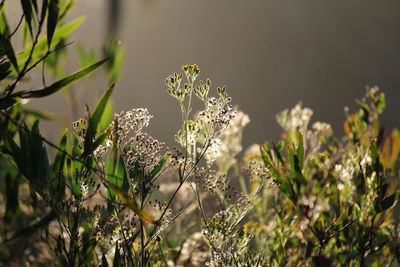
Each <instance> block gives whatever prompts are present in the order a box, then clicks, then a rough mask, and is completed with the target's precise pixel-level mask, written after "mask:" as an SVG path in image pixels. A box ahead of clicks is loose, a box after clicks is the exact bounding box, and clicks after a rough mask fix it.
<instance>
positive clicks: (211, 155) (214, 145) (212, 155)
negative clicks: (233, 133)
mask: <svg viewBox="0 0 400 267" xmlns="http://www.w3.org/2000/svg"><path fill="white" fill-rule="evenodd" d="M221 145H222V142H221V140H220V139H219V138H215V139H213V140H212V142H211V145H210V147H209V148H208V149H207V151H206V153H205V155H204V156H205V158H206V160H207V164H208V166H211V165H212V164H213V162H214V161H215V160H216V159H217V158H218V157H219V156H220V155H221Z"/></svg>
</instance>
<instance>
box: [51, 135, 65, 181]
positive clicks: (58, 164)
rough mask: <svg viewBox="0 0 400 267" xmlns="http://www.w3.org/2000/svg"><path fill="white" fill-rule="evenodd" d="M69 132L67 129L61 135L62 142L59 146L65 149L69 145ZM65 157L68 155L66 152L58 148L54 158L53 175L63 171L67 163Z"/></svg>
mask: <svg viewBox="0 0 400 267" xmlns="http://www.w3.org/2000/svg"><path fill="white" fill-rule="evenodd" d="M67 132H68V130H67V129H65V131H64V133H63V134H62V136H61V140H60V143H59V144H58V147H59V148H61V149H62V150H64V151H65V149H66V147H67ZM65 157H66V155H65V153H64V152H62V151H60V150H57V153H56V156H55V158H54V163H53V168H52V175H53V176H54V175H57V174H59V173H60V172H62V171H63V169H64V164H65Z"/></svg>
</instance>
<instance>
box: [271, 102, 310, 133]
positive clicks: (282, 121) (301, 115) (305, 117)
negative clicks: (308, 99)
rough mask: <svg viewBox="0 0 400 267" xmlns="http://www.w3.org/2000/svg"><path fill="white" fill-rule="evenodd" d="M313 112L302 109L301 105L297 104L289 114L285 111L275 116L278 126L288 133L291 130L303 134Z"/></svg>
mask: <svg viewBox="0 0 400 267" xmlns="http://www.w3.org/2000/svg"><path fill="white" fill-rule="evenodd" d="M312 114H313V111H312V110H311V109H309V108H302V107H301V103H299V104H297V105H296V106H295V107H294V108H293V109H292V110H291V111H290V113H289V110H288V109H285V110H284V111H282V112H281V113H279V114H278V115H277V116H276V119H277V121H278V123H279V125H280V126H281V127H282V128H283V129H284V130H285V132H289V131H291V130H296V131H301V132H302V134H304V132H305V130H306V129H307V125H308V123H309V122H310V119H311V116H312Z"/></svg>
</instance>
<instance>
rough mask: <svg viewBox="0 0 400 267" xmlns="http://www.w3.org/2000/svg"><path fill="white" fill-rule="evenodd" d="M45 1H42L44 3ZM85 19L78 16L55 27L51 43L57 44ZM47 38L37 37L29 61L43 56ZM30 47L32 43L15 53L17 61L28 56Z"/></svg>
mask: <svg viewBox="0 0 400 267" xmlns="http://www.w3.org/2000/svg"><path fill="white" fill-rule="evenodd" d="M45 2H46V1H43V3H45ZM84 21H85V17H79V18H77V19H75V20H73V21H71V22H70V23H68V24H65V25H63V26H60V27H58V28H57V29H56V31H55V32H54V35H53V38H52V44H57V43H59V42H60V41H61V40H62V39H65V38H67V37H68V36H69V35H70V34H71V33H72V32H73V31H74V30H76V29H77V28H78V27H79V26H80V25H81V24H82V23H83V22H84ZM47 45H48V44H47V38H46V37H42V38H40V39H39V41H38V43H37V45H36V47H35V50H34V53H33V55H32V61H31V62H36V61H37V60H38V59H39V58H40V57H42V56H44V53H45V52H46V50H47V49H46V46H47ZM31 49H32V44H31V45H30V46H28V47H26V48H25V51H24V52H22V53H20V54H18V55H17V61H18V62H25V61H26V60H27V59H28V57H29V53H30V51H31Z"/></svg>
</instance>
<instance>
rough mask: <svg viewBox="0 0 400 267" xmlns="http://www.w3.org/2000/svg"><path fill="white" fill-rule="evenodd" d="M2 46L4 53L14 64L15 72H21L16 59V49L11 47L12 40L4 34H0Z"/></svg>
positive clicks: (0, 44)
mask: <svg viewBox="0 0 400 267" xmlns="http://www.w3.org/2000/svg"><path fill="white" fill-rule="evenodd" d="M0 46H1V48H2V49H3V52H4V53H5V54H6V55H7V57H8V59H9V60H10V62H11V64H13V66H14V68H15V70H16V71H17V72H19V68H18V62H17V58H16V57H15V53H14V49H13V47H12V45H11V42H10V39H8V37H6V36H5V34H4V33H1V34H0Z"/></svg>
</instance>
